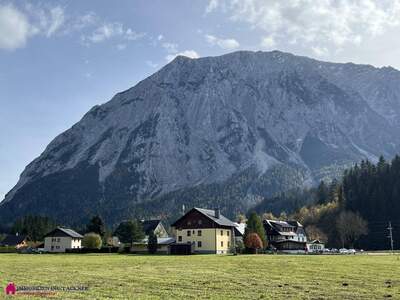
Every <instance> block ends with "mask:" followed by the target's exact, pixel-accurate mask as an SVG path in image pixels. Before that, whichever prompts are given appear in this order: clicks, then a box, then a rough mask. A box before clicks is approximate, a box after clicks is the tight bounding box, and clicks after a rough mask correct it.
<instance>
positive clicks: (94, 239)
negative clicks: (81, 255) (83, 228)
mask: <svg viewBox="0 0 400 300" xmlns="http://www.w3.org/2000/svg"><path fill="white" fill-rule="evenodd" d="M101 245H102V240H101V236H100V235H99V234H97V233H93V232H91V233H87V234H85V235H84V236H83V240H82V246H83V247H85V248H89V249H100V248H101Z"/></svg>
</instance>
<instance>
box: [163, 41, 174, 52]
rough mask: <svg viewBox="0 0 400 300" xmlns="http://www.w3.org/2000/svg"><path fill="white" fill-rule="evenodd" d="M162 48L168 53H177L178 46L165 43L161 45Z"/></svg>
mask: <svg viewBox="0 0 400 300" xmlns="http://www.w3.org/2000/svg"><path fill="white" fill-rule="evenodd" d="M162 47H163V48H164V49H165V50H167V52H168V53H176V52H178V44H174V43H168V42H165V43H163V44H162Z"/></svg>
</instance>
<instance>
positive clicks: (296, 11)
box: [206, 0, 400, 52]
mask: <svg viewBox="0 0 400 300" xmlns="http://www.w3.org/2000/svg"><path fill="white" fill-rule="evenodd" d="M215 10H219V11H221V12H222V13H227V14H228V15H229V18H230V20H231V21H233V22H241V23H248V24H249V25H250V26H251V28H253V29H254V30H257V31H261V32H263V35H265V36H267V39H266V40H265V39H264V40H265V43H264V40H263V42H262V45H264V46H268V45H269V47H271V45H272V44H274V43H275V44H279V43H281V44H284V43H290V44H297V45H301V47H308V48H309V49H311V48H312V47H314V48H315V47H318V49H319V50H321V49H323V48H324V47H325V48H327V47H328V48H337V49H340V48H343V47H345V46H347V45H359V44H360V43H362V42H363V41H364V40H365V39H368V38H370V37H376V36H379V35H382V34H384V33H385V32H387V31H388V30H390V29H392V28H398V27H400V0H340V1H338V0H321V1H312V0H293V1H282V0H218V1H216V0H211V1H209V3H208V6H207V7H206V12H211V11H215ZM270 36H273V37H274V41H273V42H272V40H271V39H269V38H268V37H270ZM317 52H318V51H317Z"/></svg>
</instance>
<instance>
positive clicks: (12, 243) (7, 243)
mask: <svg viewBox="0 0 400 300" xmlns="http://www.w3.org/2000/svg"><path fill="white" fill-rule="evenodd" d="M27 242H28V239H27V236H26V235H19V234H18V233H17V234H15V235H14V234H9V235H7V236H6V238H5V239H4V240H2V241H1V242H0V246H3V247H15V249H21V248H24V247H27V246H28V244H27Z"/></svg>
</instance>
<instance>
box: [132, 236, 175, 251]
mask: <svg viewBox="0 0 400 300" xmlns="http://www.w3.org/2000/svg"><path fill="white" fill-rule="evenodd" d="M147 243H148V238H147V237H146V238H145V239H143V241H141V242H137V243H133V246H132V247H131V251H132V252H134V253H147V252H148V249H147ZM173 243H175V239H174V238H172V237H157V245H158V248H157V253H160V254H168V253H169V246H170V245H171V244H173Z"/></svg>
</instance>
